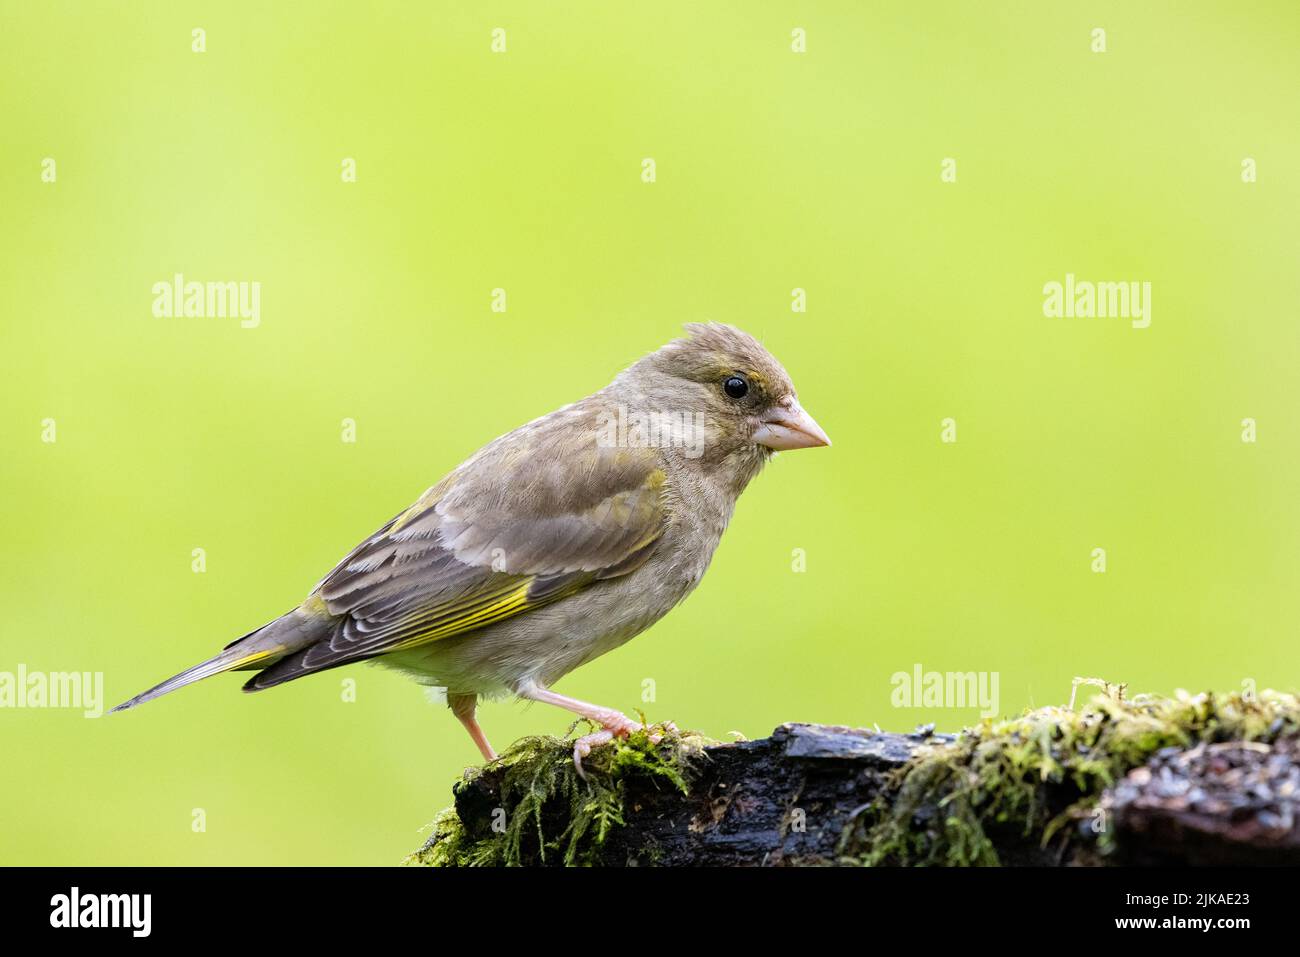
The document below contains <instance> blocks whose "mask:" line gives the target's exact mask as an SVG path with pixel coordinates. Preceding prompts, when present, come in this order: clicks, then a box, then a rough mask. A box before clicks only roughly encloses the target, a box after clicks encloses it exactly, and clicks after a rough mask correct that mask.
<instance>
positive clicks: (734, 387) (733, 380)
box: [722, 375, 749, 399]
mask: <svg viewBox="0 0 1300 957" xmlns="http://www.w3.org/2000/svg"><path fill="white" fill-rule="evenodd" d="M722 391H723V392H725V393H727V395H729V396H731V398H733V399H743V398H744V397H745V393H747V392H748V391H749V383H748V382H746V381H745V380H744V379H742V378H741V377H740V376H738V375H733V376H730V377H729V378H728V379H727V381H726V382H724V383H722Z"/></svg>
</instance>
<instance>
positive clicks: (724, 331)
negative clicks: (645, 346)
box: [611, 323, 831, 463]
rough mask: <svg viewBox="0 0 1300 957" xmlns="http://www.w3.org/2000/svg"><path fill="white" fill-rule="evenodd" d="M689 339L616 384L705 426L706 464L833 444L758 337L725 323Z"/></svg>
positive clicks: (648, 404) (695, 331)
mask: <svg viewBox="0 0 1300 957" xmlns="http://www.w3.org/2000/svg"><path fill="white" fill-rule="evenodd" d="M686 333H687V334H686V335H685V336H683V337H682V338H680V339H674V340H673V341H672V342H669V343H668V344H667V345H665V346H663V347H661V348H659V349H658V350H656V351H655V352H652V353H651V354H650V355H648V356H646V357H645V358H644V359H642V360H641V361H640V362H637V363H636V364H635V365H633V366H631V367H629V368H628V369H627V370H625V371H624V372H623V373H622V374H621V375H620V376H619V377H618V378H617V379H615V380H614V383H613V385H612V386H611V389H612V390H613V391H614V394H615V395H616V396H618V397H622V398H626V399H628V400H629V401H632V402H634V403H635V404H636V405H638V406H639V407H640V408H641V409H643V410H658V411H660V412H665V413H668V414H670V415H671V414H674V413H676V414H680V415H681V416H682V417H683V418H687V417H689V420H690V422H692V423H695V422H698V423H700V424H701V425H702V426H703V428H704V439H703V442H702V444H701V457H702V458H703V459H705V460H706V461H710V460H712V461H717V460H720V459H724V458H736V457H740V458H753V459H754V460H756V461H758V462H760V463H761V462H762V461H764V460H766V459H767V458H768V457H769V456H770V455H771V453H772V452H775V451H784V450H787V449H805V448H812V447H815V446H819V445H830V444H831V440H830V438H829V437H827V435H826V433H825V432H824V431H822V428H821V426H819V425H818V424H817V422H816V421H815V420H814V419H813V417H812V416H810V415H809V414H808V413H807V412H805V411H804V409H803V407H802V406H801V405H800V404H799V398H798V396H797V394H796V393H795V388H794V384H793V383H792V382H791V381H790V376H789V374H788V373H787V372H786V371H785V369H784V368H783V367H782V365H781V363H780V362H778V361H777V360H776V358H775V357H774V356H773V355H772V354H771V353H770V352H768V351H767V350H766V349H765V348H763V346H762V344H761V343H759V341H758V340H757V339H755V338H754V337H753V336H751V335H749V334H748V333H746V332H742V331H741V330H739V329H737V328H735V327H734V326H727V325H722V324H720V323H691V324H688V325H687V326H686Z"/></svg>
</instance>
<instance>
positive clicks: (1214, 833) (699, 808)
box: [456, 724, 1300, 866]
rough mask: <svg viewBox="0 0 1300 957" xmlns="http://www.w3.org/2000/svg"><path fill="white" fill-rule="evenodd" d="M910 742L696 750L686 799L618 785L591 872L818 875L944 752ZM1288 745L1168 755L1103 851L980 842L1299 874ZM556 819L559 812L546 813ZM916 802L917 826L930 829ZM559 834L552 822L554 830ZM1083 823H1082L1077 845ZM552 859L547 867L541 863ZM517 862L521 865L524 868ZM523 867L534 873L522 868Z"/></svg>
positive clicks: (488, 808)
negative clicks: (740, 869) (728, 870)
mask: <svg viewBox="0 0 1300 957" xmlns="http://www.w3.org/2000/svg"><path fill="white" fill-rule="evenodd" d="M950 740H952V737H951V736H950V735H936V734H933V733H932V732H931V731H930V730H929V729H928V728H922V729H918V730H917V731H916V732H913V733H911V734H894V733H887V732H878V731H872V730H864V729H853V728H844V727H829V726H822V725H809V724H786V725H782V726H781V727H779V728H777V729H776V730H775V731H774V732H773V733H772V735H771V736H770V737H767V738H762V739H759V740H755V741H744V742H738V743H734V744H721V745H716V746H713V747H710V748H708V749H707V751H706V755H707V760H705V761H703V762H700V764H699V765H698V768H697V772H696V776H695V777H694V779H693V782H692V786H691V789H690V793H689V794H687V795H683V794H682V793H681V792H680V791H677V790H674V789H672V788H669V787H663V786H662V785H656V783H655V782H654V781H653V780H645V781H640V780H634V781H629V784H628V790H627V795H626V803H625V808H624V822H625V823H624V826H623V827H621V828H619V829H617V830H616V831H614V832H613V833H612V834H611V835H610V836H609V838H608V839H607V840H606V842H605V843H604V845H603V846H602V847H601V848H600V851H599V858H598V861H597V862H598V863H601V864H604V865H609V866H620V865H660V866H682V865H693V866H700V865H712V866H717V865H722V866H817V865H834V864H844V863H854V862H855V859H854V857H853V856H852V854H851V853H846V850H845V841H844V837H845V835H846V833H848V832H850V831H851V830H853V829H854V826H855V822H858V819H859V818H860V816H861V815H863V814H866V813H868V812H869V810H870V808H871V806H872V804H873V802H876V801H877V800H878V799H882V800H884V801H889V800H891V797H892V795H893V794H894V793H895V790H894V787H893V786H892V784H894V783H896V781H897V775H896V774H895V772H897V771H899V769H901V768H902V767H903V766H904V765H905V764H907V762H908V761H909V759H911V758H912V756H913V755H914V754H915V753H916V751H917V749H919V748H921V747H923V746H925V745H927V744H936V743H941V742H944V741H950ZM499 789H500V772H499V771H494V769H493V768H492V767H489V768H487V769H486V770H485V771H484V772H483V773H482V774H480V775H478V776H477V777H475V778H474V779H473V780H472V781H468V782H466V784H465V785H464V786H462V787H461V788H459V789H458V791H457V794H456V810H457V814H458V816H459V817H460V819H461V821H462V823H463V824H464V826H465V828H466V830H467V831H469V832H470V833H487V831H488V829H489V828H490V820H491V816H492V814H493V811H494V809H495V808H497V807H498V805H499V804H500V798H499V793H500V790H499ZM1297 802H1300V747H1298V746H1297V745H1296V743H1295V742H1294V741H1292V742H1289V743H1288V742H1284V741H1279V742H1276V743H1275V744H1273V745H1260V744H1242V745H1233V744H1221V745H1212V746H1204V745H1201V746H1197V747H1195V748H1189V749H1184V750H1180V749H1166V751H1162V752H1160V753H1159V754H1158V755H1156V756H1155V757H1154V758H1153V759H1152V760H1151V762H1149V763H1148V765H1147V766H1145V767H1142V768H1137V769H1135V770H1134V771H1133V772H1131V773H1130V774H1129V775H1128V776H1127V777H1125V778H1124V779H1123V780H1122V781H1120V782H1117V785H1116V786H1115V787H1113V788H1111V789H1110V790H1109V791H1108V792H1106V794H1105V795H1104V796H1103V799H1102V804H1101V806H1102V807H1103V808H1104V809H1105V813H1106V814H1107V815H1108V820H1109V821H1111V822H1113V826H1114V841H1113V848H1112V850H1111V852H1110V853H1109V854H1107V855H1105V856H1103V855H1102V854H1101V853H1099V851H1098V848H1097V845H1096V842H1095V841H1092V840H1086V839H1085V840H1072V839H1070V835H1068V834H1067V835H1066V839H1064V840H1060V841H1055V840H1054V841H1052V842H1051V843H1050V844H1049V845H1048V846H1046V847H1045V846H1043V845H1042V843H1041V841H1040V840H1039V837H1038V835H1024V834H1023V833H1020V832H1019V830H1018V829H1010V830H1009V831H1008V832H1007V833H997V832H996V830H989V831H986V833H987V835H988V837H989V838H990V840H991V841H992V842H993V844H994V846H995V848H996V850H997V854H998V859H999V860H1000V862H1001V863H1002V864H1004V865H1038V866H1042V865H1053V866H1056V865H1102V864H1155V863H1158V864H1181V865H1200V864H1220V863H1236V864H1241V863H1246V864H1252V863H1260V864H1283V863H1289V864H1296V863H1300V805H1298V804H1297ZM556 813H557V814H560V813H562V810H557V812H556ZM943 814H944V811H943V810H942V808H939V807H936V806H934V805H932V804H931V805H925V804H923V805H922V806H921V807H920V808H918V809H917V811H916V812H915V814H914V815H913V820H914V823H915V826H916V827H917V828H921V829H924V828H926V827H928V826H932V825H938V826H941V822H942V815H943ZM556 823H557V824H559V825H562V821H557V822H556ZM1085 826H1086V822H1080V825H1079V828H1078V831H1079V832H1080V833H1081V832H1082V829H1083V828H1084V827H1085ZM552 857H554V855H552ZM525 863H530V862H529V861H525ZM531 863H535V862H531Z"/></svg>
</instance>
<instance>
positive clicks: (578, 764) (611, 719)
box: [573, 711, 677, 781]
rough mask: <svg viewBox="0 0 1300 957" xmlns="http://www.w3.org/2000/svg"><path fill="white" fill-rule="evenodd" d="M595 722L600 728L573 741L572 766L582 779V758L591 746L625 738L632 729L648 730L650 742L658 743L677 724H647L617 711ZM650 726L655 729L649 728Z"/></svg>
mask: <svg viewBox="0 0 1300 957" xmlns="http://www.w3.org/2000/svg"><path fill="white" fill-rule="evenodd" d="M597 723H599V724H600V725H602V727H601V730H599V731H596V732H594V733H592V734H585V735H583V736H582V737H581V738H579V739H578V740H577V741H575V742H573V766H574V768H575V769H576V770H577V772H578V777H580V778H582V779H583V780H584V781H585V780H587V772H586V771H585V770H584V769H583V767H582V759H583V758H585V757H587V756H588V755H589V754H591V751H592V749H593V748H599V747H602V746H603V745H606V744H609V743H610V742H611V741H613V740H614V739H615V738H626V737H628V736H629V735H630V734H631V733H632V732H633V731H649V732H650V734H649V738H650V743H651V744H658V743H659V742H660V741H662V740H663V738H664V734H668V733H671V734H675V733H676V732H677V725H675V724H673V723H672V722H671V721H665V722H663V723H662V724H658V725H648V724H643V723H642V722H640V721H633V720H632V719H631V718H629V717H628V716H627V715H625V714H622V713H620V712H618V711H610V712H608V713H605V714H602V715H601V716H600V718H599V720H598V722H597ZM652 727H653V728H654V729H656V730H651V728H652Z"/></svg>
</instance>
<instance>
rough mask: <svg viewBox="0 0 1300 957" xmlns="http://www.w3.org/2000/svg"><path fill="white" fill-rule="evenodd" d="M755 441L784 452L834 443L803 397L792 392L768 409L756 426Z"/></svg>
mask: <svg viewBox="0 0 1300 957" xmlns="http://www.w3.org/2000/svg"><path fill="white" fill-rule="evenodd" d="M754 442H755V443H757V444H758V445H766V446H767V447H768V448H769V449H775V450H776V451H778V452H784V451H787V450H789V449H812V448H816V447H817V446H819V445H830V444H831V439H830V436H828V435H827V434H826V433H825V432H823V431H822V427H821V426H820V425H818V424H817V422H816V420H815V419H814V418H813V417H812V416H811V415H809V414H808V413H807V412H805V411H804V410H803V407H802V406H801V405H799V400H798V399H796V398H795V397H794V396H789V397H787V398H785V399H783V400H782V401H781V403H780V404H778V405H776V406H774V407H773V408H772V409H771V410H769V411H768V412H766V413H765V414H764V415H763V418H761V419H760V420H759V422H758V428H756V429H755V430H754Z"/></svg>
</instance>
